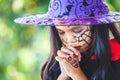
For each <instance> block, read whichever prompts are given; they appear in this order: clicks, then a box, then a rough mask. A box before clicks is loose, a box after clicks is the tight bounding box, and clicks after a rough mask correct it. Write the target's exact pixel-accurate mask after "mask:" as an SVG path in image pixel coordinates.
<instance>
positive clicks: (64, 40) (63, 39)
mask: <svg viewBox="0 0 120 80" xmlns="http://www.w3.org/2000/svg"><path fill="white" fill-rule="evenodd" d="M59 36H60V39H61V41H62V43H63V44H67V41H66V38H65V36H61V35H59Z"/></svg>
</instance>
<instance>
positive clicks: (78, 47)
mask: <svg viewBox="0 0 120 80" xmlns="http://www.w3.org/2000/svg"><path fill="white" fill-rule="evenodd" d="M81 47H82V46H75V47H74V48H75V49H77V50H79V49H80V48H81Z"/></svg>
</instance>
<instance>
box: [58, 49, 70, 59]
mask: <svg viewBox="0 0 120 80" xmlns="http://www.w3.org/2000/svg"><path fill="white" fill-rule="evenodd" d="M57 55H58V56H59V57H62V58H63V57H66V58H68V57H69V55H67V54H65V53H64V52H62V51H61V50H58V51H57Z"/></svg>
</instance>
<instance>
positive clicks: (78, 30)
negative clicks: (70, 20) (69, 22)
mask: <svg viewBox="0 0 120 80" xmlns="http://www.w3.org/2000/svg"><path fill="white" fill-rule="evenodd" d="M73 32H74V33H80V32H82V30H81V29H73Z"/></svg>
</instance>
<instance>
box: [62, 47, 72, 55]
mask: <svg viewBox="0 0 120 80" xmlns="http://www.w3.org/2000/svg"><path fill="white" fill-rule="evenodd" d="M61 51H62V52H64V53H66V54H69V55H73V54H74V52H73V51H72V50H70V49H68V48H66V47H62V48H61Z"/></svg>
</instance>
